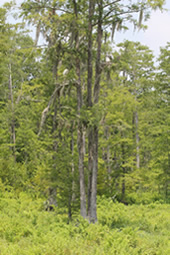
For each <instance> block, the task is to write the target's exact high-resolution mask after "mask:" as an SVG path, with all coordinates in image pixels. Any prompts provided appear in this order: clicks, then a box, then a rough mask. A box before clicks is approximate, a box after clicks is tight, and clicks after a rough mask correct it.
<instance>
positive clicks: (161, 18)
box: [0, 0, 170, 56]
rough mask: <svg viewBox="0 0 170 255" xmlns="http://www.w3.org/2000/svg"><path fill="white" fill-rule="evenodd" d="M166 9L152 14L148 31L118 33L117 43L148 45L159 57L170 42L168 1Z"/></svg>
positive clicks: (18, 3) (19, 0)
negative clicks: (131, 42)
mask: <svg viewBox="0 0 170 255" xmlns="http://www.w3.org/2000/svg"><path fill="white" fill-rule="evenodd" d="M5 2H7V1H6V0H0V6H2V5H3V4H4V3H5ZM22 2H23V0H16V3H17V5H18V6H19V5H20V4H21V3H22ZM165 8H167V9H168V11H167V12H163V13H161V12H160V11H153V12H152V14H151V18H150V19H149V20H148V21H147V23H146V25H147V26H148V29H147V30H145V31H139V32H137V31H136V32H133V29H130V30H129V31H127V32H125V33H124V32H121V33H120V32H117V33H116V34H115V43H120V42H122V41H124V40H130V41H139V42H141V43H142V44H144V45H147V46H148V47H149V48H150V49H151V50H153V51H154V55H156V56H158V54H159V48H160V47H164V46H166V44H167V42H170V0H166V5H165Z"/></svg>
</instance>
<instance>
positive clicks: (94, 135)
mask: <svg viewBox="0 0 170 255" xmlns="http://www.w3.org/2000/svg"><path fill="white" fill-rule="evenodd" d="M98 7H99V16H98V28H97V57H96V68H95V84H94V91H93V97H94V104H97V103H98V101H99V92H100V78H101V45H102V13H103V0H100V1H99V2H98ZM93 12H94V7H93ZM91 14H92V12H91V9H90V8H89V28H92V27H91V25H92V23H90V22H91V18H92V17H91V16H90V15H91ZM91 31H92V30H91ZM89 39H90V38H89ZM91 39H92V37H91ZM90 47H92V44H91V41H90V40H89V53H90ZM88 56H89V58H88V60H89V62H88V67H89V77H88V78H90V79H91V78H92V76H91V75H92V67H91V65H92V63H91V65H90V61H91V62H92V59H90V57H91V55H90V54H89V55H88ZM90 67H91V68H90ZM90 79H89V81H90ZM91 83H92V81H91ZM88 85H89V84H88ZM91 89H92V86H91ZM89 90H90V89H89ZM90 96H91V95H90V94H89V107H90V106H92V102H91V101H90ZM90 103H91V105H90ZM89 139H91V141H89V153H90V154H89V164H90V167H89V170H90V175H89V176H90V177H91V181H90V183H89V185H91V188H90V194H89V195H90V197H89V204H90V208H89V221H90V222H92V223H95V222H96V221H97V174H98V126H97V125H94V126H93V127H91V128H90V132H89ZM91 154H92V155H91ZM91 161H92V162H91ZM91 167H92V169H91ZM91 170H92V171H91Z"/></svg>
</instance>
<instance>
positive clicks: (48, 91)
mask: <svg viewBox="0 0 170 255" xmlns="http://www.w3.org/2000/svg"><path fill="white" fill-rule="evenodd" d="M163 4H164V1H163V0H155V1H152V0H148V1H126V2H125V1H103V0H98V1H83V0H82V1H74V0H73V1H64V0H61V1H43V0H42V1H31V0H28V1H24V2H23V4H22V5H21V7H20V12H19V15H20V16H21V17H22V18H23V22H21V21H20V20H19V22H17V15H15V16H16V23H15V24H10V23H9V22H7V16H8V13H9V12H10V11H11V10H12V9H13V8H15V5H14V4H12V3H6V4H5V5H4V7H2V8H0V189H1V192H2V194H3V193H4V192H12V191H15V194H18V196H19V194H20V193H22V192H23V191H24V192H27V193H29V194H31V196H32V197H35V198H37V197H43V198H44V200H46V203H45V206H44V207H45V209H47V210H50V209H55V207H57V208H62V207H65V208H67V212H68V217H69V218H70V219H71V217H72V215H73V214H74V213H75V212H77V211H78V210H79V208H80V214H81V216H82V217H83V218H88V219H89V221H90V222H96V221H97V196H98V197H106V198H111V199H112V200H113V201H119V202H122V203H124V204H133V203H137V204H140V203H144V204H147V203H150V202H153V201H163V202H164V203H166V202H169V182H170V179H169V169H170V154H169V151H170V149H169V125H170V115H169V82H170V49H169V47H170V43H169V42H167V45H166V46H165V47H163V48H161V50H160V54H159V57H158V63H159V64H158V65H157V66H155V62H154V56H153V53H152V51H151V50H150V49H149V48H148V47H147V46H143V45H141V44H140V43H139V42H132V41H124V42H122V43H120V44H118V45H117V46H116V49H115V48H114V47H113V45H115V43H114V35H115V33H116V31H119V30H127V29H128V25H129V24H132V25H133V27H134V29H136V30H138V29H145V21H146V20H147V19H148V18H149V16H150V12H151V10H153V9H162V8H163ZM27 23H31V24H32V25H33V26H35V29H36V38H35V40H33V39H32V38H31V37H30V35H29V31H28V26H27V25H26V24H27ZM40 34H41V36H43V38H44V39H43V40H44V42H45V43H44V45H41V46H40V45H38V44H37V42H38V39H39V36H40ZM113 49H114V50H113Z"/></svg>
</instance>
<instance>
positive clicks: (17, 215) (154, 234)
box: [0, 192, 170, 255]
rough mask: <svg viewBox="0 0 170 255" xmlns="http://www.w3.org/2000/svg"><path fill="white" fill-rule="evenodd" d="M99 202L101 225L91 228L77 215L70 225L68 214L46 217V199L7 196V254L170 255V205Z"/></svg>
mask: <svg viewBox="0 0 170 255" xmlns="http://www.w3.org/2000/svg"><path fill="white" fill-rule="evenodd" d="M98 200H99V201H98V215H99V217H98V218H99V221H98V223H96V224H89V223H88V221H86V220H83V219H82V218H80V217H78V216H77V215H74V217H73V221H72V222H70V223H69V224H68V223H67V215H66V214H65V211H64V209H62V210H61V209H59V208H57V209H56V210H55V211H54V212H46V211H44V208H43V199H40V198H38V199H32V198H31V197H30V195H27V194H26V193H23V192H22V193H20V195H19V196H16V195H14V193H12V192H4V193H3V196H2V195H1V198H0V214H1V217H0V252H1V254H2V255H6V254H10V255H14V254H16V255H17V254H21V255H29V254H30V255H34V254H50V255H52V254H61V255H63V254H87V255H90V254H92V255H95V254H98V255H99V254H103V255H104V254H119V255H127V254H133V255H137V254H142V255H143V254H146V255H153V254H157V255H159V254H160V255H161V254H162V255H168V254H169V251H170V243H169V227H170V226H169V222H170V219H169V213H168V210H169V209H170V208H169V205H165V204H157V203H151V204H150V205H147V206H144V205H140V206H139V205H133V206H125V205H123V204H119V203H113V201H112V200H111V199H105V198H100V197H99V198H98Z"/></svg>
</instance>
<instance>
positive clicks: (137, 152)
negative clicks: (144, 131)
mask: <svg viewBox="0 0 170 255" xmlns="http://www.w3.org/2000/svg"><path fill="white" fill-rule="evenodd" d="M134 115H135V129H136V130H135V131H136V132H135V133H136V167H137V168H138V169H139V168H140V155H139V132H138V123H139V121H138V113H137V111H136V112H134Z"/></svg>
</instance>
